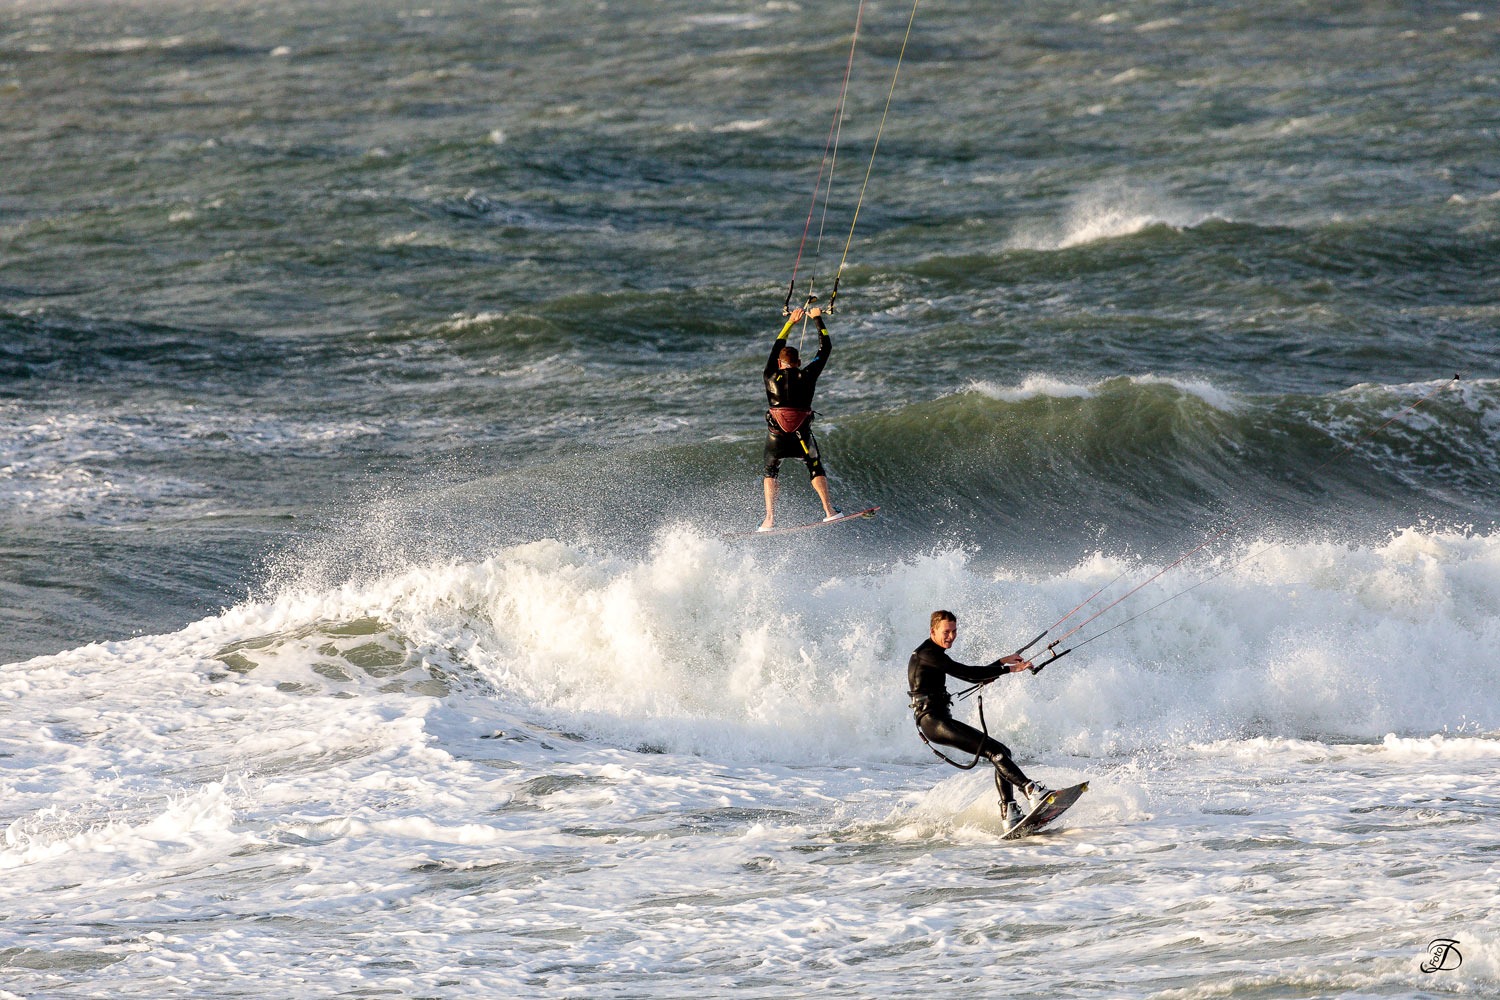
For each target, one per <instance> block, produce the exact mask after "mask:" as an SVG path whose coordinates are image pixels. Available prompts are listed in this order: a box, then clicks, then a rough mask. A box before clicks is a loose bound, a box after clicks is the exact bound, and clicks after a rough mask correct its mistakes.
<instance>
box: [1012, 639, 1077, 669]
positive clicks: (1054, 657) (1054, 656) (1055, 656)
mask: <svg viewBox="0 0 1500 1000" xmlns="http://www.w3.org/2000/svg"><path fill="white" fill-rule="evenodd" d="M1047 631H1050V629H1049V630H1047ZM1047 631H1044V632H1042V634H1041V635H1039V636H1037V637H1036V638H1035V639H1032V640H1031V641H1030V642H1028V643H1027V644H1026V645H1024V646H1022V647H1021V648H1020V649H1018V650H1016V651H1015V652H1014V653H1012V654H1011V655H1012V656H1020V655H1021V654H1022V653H1024V652H1026V651H1027V650H1028V649H1030V648H1031V647H1032V646H1035V645H1036V644H1037V643H1039V642H1041V641H1042V640H1043V639H1045V638H1046V637H1047ZM1059 642H1062V640H1061V639H1058V640H1057V641H1056V642H1053V643H1051V644H1049V645H1048V646H1047V652H1048V653H1050V654H1051V655H1050V656H1048V657H1047V658H1046V659H1045V660H1043V661H1042V662H1041V663H1034V664H1032V665H1031V667H1029V668H1028V669H1030V670H1031V672H1032V673H1034V674H1039V673H1041V672H1042V668H1043V667H1045V666H1046V665H1047V664H1049V663H1056V662H1057V661H1058V660H1060V659H1062V658H1063V657H1064V656H1067V655H1068V654H1069V653H1071V652H1073V651H1072V650H1071V649H1065V650H1063V651H1062V652H1061V653H1059V652H1058V651H1057V643H1059Z"/></svg>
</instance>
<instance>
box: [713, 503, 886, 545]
mask: <svg viewBox="0 0 1500 1000" xmlns="http://www.w3.org/2000/svg"><path fill="white" fill-rule="evenodd" d="M879 509H880V508H879V507H866V508H865V509H864V510H859V511H855V512H854V513H853V514H840V515H839V516H838V517H830V518H828V519H827V520H826V521H809V522H808V523H807V524H794V525H792V526H791V527H790V528H772V529H771V530H770V531H731V532H728V533H726V534H724V535H722V536H721V537H723V538H747V537H749V536H751V535H784V534H786V533H787V532H789V531H805V530H807V529H808V528H821V527H822V526H823V525H825V524H842V523H844V522H845V521H857V520H859V519H861V518H865V517H874V516H875V512H876V511H877V510H879Z"/></svg>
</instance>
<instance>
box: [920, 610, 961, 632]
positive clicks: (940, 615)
mask: <svg viewBox="0 0 1500 1000" xmlns="http://www.w3.org/2000/svg"><path fill="white" fill-rule="evenodd" d="M938 622H952V623H953V624H955V625H957V624H958V615H955V614H954V613H953V612H951V611H934V612H933V613H932V623H931V624H930V625H928V626H927V631H929V632H936V631H937V627H938Z"/></svg>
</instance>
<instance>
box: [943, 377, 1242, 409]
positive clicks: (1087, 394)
mask: <svg viewBox="0 0 1500 1000" xmlns="http://www.w3.org/2000/svg"><path fill="white" fill-rule="evenodd" d="M1118 381H1120V378H1119V377H1116V378H1110V379H1105V380H1102V381H1100V382H1095V383H1092V384H1090V385H1084V384H1081V383H1077V382H1066V381H1063V380H1062V379H1057V378H1053V377H1052V376H1050V375H1043V374H1035V375H1028V376H1026V378H1024V379H1023V380H1022V381H1021V383H1020V385H1015V386H1004V385H997V384H995V383H994V382H990V381H986V380H983V379H976V380H974V381H972V382H970V383H969V384H968V385H967V386H965V389H964V391H966V392H977V393H979V394H980V395H983V396H988V397H989V398H991V399H998V400H1001V401H1003V402H1006V403H1019V402H1023V401H1025V400H1028V399H1038V398H1043V397H1045V398H1051V399H1093V398H1095V397H1096V396H1098V395H1099V394H1100V393H1101V392H1103V391H1106V390H1107V389H1108V388H1109V387H1110V385H1111V384H1112V383H1116V382H1118ZM1124 381H1125V382H1127V383H1129V384H1131V385H1168V386H1171V387H1172V388H1174V389H1176V390H1178V391H1179V392H1182V393H1184V394H1186V395H1189V396H1193V397H1196V398H1197V399H1199V400H1202V401H1203V402H1205V403H1207V404H1208V405H1209V406H1211V407H1213V408H1214V409H1216V410H1221V411H1223V412H1226V413H1233V412H1236V411H1238V410H1240V409H1242V408H1243V405H1244V404H1243V402H1242V401H1241V400H1240V399H1239V398H1238V397H1237V396H1235V395H1234V394H1233V393H1230V392H1227V391H1225V390H1223V389H1220V388H1218V387H1217V386H1215V385H1214V384H1213V383H1211V382H1208V381H1207V380H1204V379H1193V378H1179V377H1175V376H1164V375H1153V374H1150V373H1147V374H1142V375H1129V376H1124Z"/></svg>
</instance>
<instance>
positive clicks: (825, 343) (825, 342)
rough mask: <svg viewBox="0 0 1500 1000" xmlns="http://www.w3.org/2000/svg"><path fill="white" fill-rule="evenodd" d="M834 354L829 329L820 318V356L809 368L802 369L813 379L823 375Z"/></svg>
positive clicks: (809, 364) (811, 362)
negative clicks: (830, 357)
mask: <svg viewBox="0 0 1500 1000" xmlns="http://www.w3.org/2000/svg"><path fill="white" fill-rule="evenodd" d="M832 353H833V339H832V338H831V337H829V336H828V327H826V326H824V325H823V317H822V316H819V317H818V356H817V357H815V358H813V359H812V361H810V362H808V364H807V367H806V368H804V369H802V370H803V371H804V372H806V373H807V374H808V375H810V376H812V377H813V378H817V377H818V376H819V375H821V374H823V366H824V365H826V364H828V356H829V355H830V354H832Z"/></svg>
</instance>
